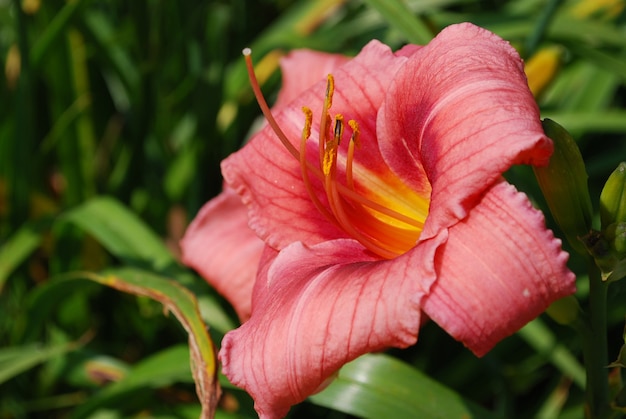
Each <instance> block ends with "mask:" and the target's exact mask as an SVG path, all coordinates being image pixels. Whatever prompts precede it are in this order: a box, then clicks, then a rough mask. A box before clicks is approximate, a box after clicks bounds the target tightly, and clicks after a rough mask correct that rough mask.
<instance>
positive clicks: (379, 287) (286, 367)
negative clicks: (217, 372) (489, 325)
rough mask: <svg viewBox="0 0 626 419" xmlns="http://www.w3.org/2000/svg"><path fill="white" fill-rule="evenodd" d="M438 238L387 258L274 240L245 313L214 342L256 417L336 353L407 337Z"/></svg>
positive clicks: (311, 382)
mask: <svg viewBox="0 0 626 419" xmlns="http://www.w3.org/2000/svg"><path fill="white" fill-rule="evenodd" d="M443 239H445V237H444V236H442V237H441V238H438V239H437V240H438V241H442V240H443ZM438 241H434V240H433V242H432V245H430V246H426V245H425V246H422V247H420V248H419V249H417V248H416V249H414V251H412V252H409V253H407V254H405V255H403V256H400V257H398V258H396V259H393V260H387V261H375V258H374V256H372V255H371V254H369V253H367V252H365V250H364V249H363V246H361V245H360V244H359V243H357V242H356V241H353V240H348V239H340V240H334V241H329V242H324V243H321V244H319V245H316V246H314V247H311V248H307V247H305V246H303V245H302V244H301V243H294V244H292V245H290V246H288V247H286V248H284V249H283V250H282V251H281V252H280V253H279V254H278V256H277V257H276V259H275V260H274V262H273V263H272V264H271V265H269V268H268V269H267V273H266V277H263V276H262V277H260V278H259V283H260V284H261V285H259V283H257V286H256V288H255V300H256V299H258V300H257V301H255V308H254V310H253V312H252V317H251V318H250V320H248V322H246V323H245V324H243V325H242V326H241V327H240V328H239V329H237V330H235V331H232V332H229V333H228V334H227V335H226V336H225V338H224V340H223V342H222V350H221V352H220V359H221V361H222V364H223V371H224V374H226V375H227V376H228V377H229V379H230V380H231V382H232V383H233V384H235V385H237V386H239V387H242V388H244V389H245V390H246V391H248V392H249V393H250V394H251V395H252V397H253V398H254V400H255V409H256V410H257V412H258V413H259V416H260V417H261V418H278V417H282V416H284V415H285V414H286V413H287V411H288V410H289V407H290V406H291V405H293V404H296V403H298V402H301V401H303V400H304V399H305V398H306V397H307V396H308V395H310V394H311V393H313V392H315V390H316V389H318V388H319V387H320V386H321V385H323V384H324V383H325V381H326V380H327V379H328V378H329V377H331V376H332V374H333V373H334V372H336V371H337V370H338V369H339V368H340V367H341V366H342V365H343V364H344V363H346V362H348V361H350V360H352V359H354V358H356V357H357V356H359V355H361V354H363V353H365V352H371V351H377V350H381V349H385V348H388V347H390V346H395V347H406V346H409V345H411V344H413V343H415V341H416V339H417V332H418V330H419V324H420V312H421V310H420V302H421V300H422V298H423V297H424V295H425V294H426V293H427V291H428V288H429V287H430V286H431V283H432V281H433V280H434V278H435V272H434V269H433V265H432V262H431V263H428V261H432V260H433V259H434V251H435V249H436V247H437V245H438ZM257 303H258V304H257Z"/></svg>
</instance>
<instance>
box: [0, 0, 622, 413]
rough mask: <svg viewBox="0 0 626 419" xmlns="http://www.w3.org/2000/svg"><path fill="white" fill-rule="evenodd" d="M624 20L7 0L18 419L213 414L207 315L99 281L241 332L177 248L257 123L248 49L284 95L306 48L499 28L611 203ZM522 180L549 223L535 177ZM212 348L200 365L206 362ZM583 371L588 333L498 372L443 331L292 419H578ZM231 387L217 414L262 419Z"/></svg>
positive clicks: (558, 9)
mask: <svg viewBox="0 0 626 419" xmlns="http://www.w3.org/2000/svg"><path fill="white" fill-rule="evenodd" d="M625 13H626V12H625V4H624V1H619V0H613V1H611V0H569V1H555V0H510V1H500V0H490V1H478V0H410V1H409V0H407V1H399V0H394V1H391V0H389V1H383V0H367V1H359V0H349V1H348V0H346V1H340V0H316V1H308V0H257V1H246V0H229V1H226V0H224V1H220V0H207V1H203V2H198V1H193V2H191V1H190V2H171V1H162V0H161V1H159V0H133V1H117V0H68V1H61V0H50V1H40V0H23V1H19V0H12V1H11V0H0V57H1V60H2V64H3V71H2V73H1V75H0V418H27V417H28V418H31V417H46V418H50V417H69V418H81V417H107V418H109V417H111V418H117V417H133V416H146V415H147V416H150V417H177V418H186V417H198V415H200V414H201V412H202V406H201V404H200V403H199V401H198V397H197V395H196V390H195V387H194V380H193V377H192V373H191V371H190V353H189V345H188V335H187V333H186V331H185V329H184V328H183V326H184V325H185V324H187V325H189V324H195V323H194V322H195V321H196V320H189V319H191V318H193V316H194V314H189V316H190V317H185V316H186V315H184V316H183V321H182V325H183V326H181V323H179V322H178V321H177V320H176V318H175V317H174V316H172V315H167V313H164V311H163V306H162V304H161V303H163V302H164V301H163V300H159V299H158V298H157V300H158V301H154V300H153V299H151V298H148V296H146V295H143V296H139V297H138V296H136V295H133V294H128V293H124V292H120V291H118V290H115V289H112V288H110V287H106V286H103V285H101V283H102V282H106V281H105V278H108V277H107V276H106V275H113V276H114V277H115V278H117V279H119V281H121V283H122V284H126V285H122V286H121V287H119V288H121V289H123V290H124V289H125V290H127V291H129V290H130V288H129V287H130V285H128V284H130V283H133V284H135V282H132V281H139V282H138V283H140V284H144V285H145V284H147V283H149V284H155V283H157V282H158V281H161V282H158V284H160V285H159V286H163V287H166V286H169V285H163V284H166V283H168V284H170V282H169V281H171V280H174V281H175V282H176V283H178V284H181V285H183V286H184V287H186V288H187V289H189V290H191V291H192V293H193V295H195V299H194V298H192V300H194V301H191V302H190V303H189V304H191V306H190V307H192V306H193V307H196V308H193V309H192V308H190V309H189V310H190V311H189V312H188V313H193V312H194V310H196V309H197V310H199V311H198V312H199V315H201V316H202V318H203V319H204V321H205V322H206V324H208V325H209V327H210V332H209V333H210V337H211V338H212V339H213V341H214V342H215V343H216V344H217V345H219V341H220V339H221V337H222V336H223V334H224V333H226V332H227V331H228V330H230V329H232V328H234V327H236V325H237V320H236V316H235V315H234V312H233V310H232V308H230V307H229V306H228V304H226V303H225V302H224V301H223V300H222V299H221V298H220V297H219V296H218V295H217V294H216V293H215V292H214V291H213V290H212V289H210V287H209V286H208V285H207V284H205V282H204V281H203V280H202V279H201V278H199V277H198V276H197V275H196V274H195V273H194V272H192V271H191V270H189V269H187V268H185V267H183V266H182V265H181V264H180V263H179V262H178V257H179V251H178V247H177V242H178V240H179V239H180V237H181V235H182V233H183V232H184V229H185V226H186V225H187V223H188V222H189V220H190V219H191V218H192V217H193V216H194V214H195V213H196V212H197V211H198V209H199V208H200V206H201V205H202V204H203V203H204V202H206V201H207V200H208V199H210V198H211V197H212V196H215V195H216V194H217V193H218V192H219V191H220V189H221V182H222V181H221V177H220V172H219V162H220V160H221V159H223V158H224V157H225V156H227V155H228V154H229V153H231V152H233V151H234V150H236V149H237V148H238V147H240V146H241V144H242V143H243V142H244V141H245V140H246V138H247V137H248V136H249V133H250V132H251V130H253V129H254V128H253V127H254V122H255V121H256V120H257V118H258V115H259V110H258V108H257V106H256V103H255V102H254V100H253V96H252V93H251V90H250V88H249V86H248V81H247V76H246V74H245V69H244V65H243V62H242V59H241V50H242V48H243V47H246V46H250V47H252V49H253V51H254V54H255V60H256V61H257V63H259V77H260V79H261V80H262V81H263V88H264V91H265V92H266V94H267V95H268V97H269V98H270V99H271V98H273V97H275V96H274V95H275V92H276V91H277V88H278V87H279V83H280V74H279V72H278V68H277V63H278V57H279V56H280V54H281V53H284V52H286V51H289V50H290V49H294V48H314V49H319V50H324V51H331V52H341V53H344V54H349V55H351V54H355V53H356V52H358V51H359V49H360V48H361V47H362V46H363V45H365V44H366V43H367V42H368V41H369V40H371V39H373V38H377V39H380V40H382V41H383V42H385V43H387V44H389V45H390V46H392V47H393V48H398V47H400V46H402V45H403V44H404V43H407V42H414V43H425V42H428V40H429V39H430V38H432V37H433V36H434V35H435V34H436V33H437V32H438V31H439V30H441V29H442V28H443V27H445V26H446V25H448V24H452V23H456V22H462V21H471V22H474V23H476V24H478V25H481V26H483V27H486V28H487V29H490V30H492V31H494V32H496V33H497V34H499V35H500V36H502V37H504V38H505V39H507V40H509V41H510V42H511V43H512V44H513V45H514V46H515V47H516V48H517V49H518V50H519V51H520V52H521V54H522V56H523V57H524V58H525V59H526V60H527V61H528V62H529V63H530V62H532V61H533V60H535V62H536V63H538V64H537V65H538V67H537V68H536V69H535V70H534V71H536V73H533V74H534V75H533V76H532V77H531V79H533V80H540V79H541V80H544V79H545V82H546V84H545V85H543V83H541V86H540V87H538V90H537V92H536V94H537V99H538V102H539V104H540V107H541V109H542V114H543V116H545V117H549V118H551V119H553V120H555V121H557V122H558V123H559V124H561V125H563V126H564V127H565V128H567V129H568V130H569V131H570V132H571V133H572V134H573V136H574V137H575V139H576V141H577V143H578V145H579V147H580V149H581V151H582V153H583V157H584V159H585V163H586V166H587V171H588V173H589V177H590V179H589V185H590V191H591V196H592V201H593V202H597V200H598V197H599V194H600V190H601V188H602V185H603V184H604V181H605V180H606V178H607V177H608V176H609V174H610V173H611V172H612V170H613V169H614V168H615V167H616V166H617V165H618V164H619V162H620V161H623V160H626V99H625V97H626V94H625V93H626V89H625V86H624V81H625V80H626V36H624V33H626V14H625ZM508 177H509V179H510V180H511V181H512V182H514V183H515V184H516V185H517V186H518V187H519V188H520V189H522V190H524V191H526V192H527V193H529V194H530V195H531V197H533V198H534V200H535V201H536V203H537V205H538V206H540V207H541V208H544V209H545V208H546V206H545V204H544V202H543V200H542V198H541V196H540V194H539V192H538V188H537V185H536V182H535V180H534V178H533V177H532V172H531V171H530V170H528V169H527V168H514V169H513V170H511V172H510V173H508ZM596 210H597V208H596ZM545 212H546V214H547V210H546V211H545ZM547 216H548V222H549V223H550V224H551V226H552V227H553V228H555V229H556V227H555V226H554V224H553V222H552V219H551V218H550V216H549V214H547ZM556 233H557V235H560V234H561V233H560V232H559V231H558V229H557V230H556ZM572 269H574V270H576V271H577V273H579V276H580V278H582V279H584V275H585V274H584V272H581V267H579V266H575V264H573V266H572ZM150 281H157V282H150ZM622 288H623V285H620V284H619V283H618V284H616V285H615V286H613V287H612V288H611V294H610V304H609V307H610V310H609V313H608V323H609V326H610V329H609V357H611V358H615V357H617V355H618V351H619V348H620V346H621V345H622V344H623V340H622V330H623V323H624V313H625V310H624V305H623V303H622V304H620V301H624V292H623V290H622ZM586 292H587V291H586V286H585V282H584V281H581V282H580V284H579V295H578V296H579V297H580V298H581V299H582V300H584V299H585V298H586ZM135 294H137V293H136V292H135ZM166 305H167V304H166ZM186 322H187V323H186ZM194 333H196V332H194ZM198 333H200V332H198ZM199 347H200V348H201V351H200V352H202V351H205V355H207V354H208V355H207V356H206V358H202V357H200V358H194V357H193V355H192V358H193V359H194V362H198V361H199V360H202V359H209V358H210V353H211V351H212V348H210V345H208V344H207V343H206V342H205V343H204V344H202V343H200V344H199ZM580 356H581V347H580V343H579V342H578V340H577V335H576V334H575V333H574V331H573V330H571V329H569V328H567V327H564V326H561V325H559V324H557V323H555V322H554V321H552V320H551V319H549V318H547V317H545V318H544V317H542V318H540V319H538V320H536V321H535V322H532V323H531V324H529V325H528V326H527V327H526V328H524V329H523V330H522V331H521V332H520V333H518V334H517V335H515V336H513V337H511V338H509V339H506V340H505V341H503V342H501V343H500V344H499V345H498V346H497V347H496V349H495V350H494V351H492V352H491V353H490V354H488V355H487V356H486V357H484V358H483V359H476V358H475V357H473V356H472V355H471V354H470V353H469V352H468V351H466V350H465V349H463V348H462V347H461V345H460V344H458V343H457V342H454V341H453V340H451V339H450V338H449V337H448V336H447V335H446V334H445V333H443V332H441V331H440V330H439V329H438V328H437V327H436V326H435V325H433V324H427V325H426V326H425V327H424V330H423V331H422V334H421V337H420V343H419V345H417V346H416V347H415V348H410V349H408V350H405V351H397V350H391V351H389V353H388V354H386V355H382V354H380V355H371V356H368V357H364V358H362V359H359V360H357V361H355V363H352V364H350V365H348V366H347V367H346V369H345V374H342V375H341V376H340V379H338V380H337V381H336V382H335V383H333V385H331V386H330V387H329V388H328V389H327V390H326V391H324V392H322V393H320V394H319V395H316V396H313V397H311V399H310V400H309V401H307V402H305V403H303V404H302V405H300V406H297V407H295V408H294V409H292V412H291V417H294V418H295V417H326V418H338V419H339V418H350V417H355V416H356V417H397V418H401V417H412V415H413V414H414V413H415V412H419V414H420V416H421V417H442V418H443V417H456V416H462V415H465V416H467V417H487V416H486V415H493V416H495V417H507V418H512V417H519V418H524V417H542V418H551V417H563V418H578V417H582V414H583V408H582V405H583V392H584V390H583V388H584V380H585V377H584V370H583V369H582V367H581V359H580ZM207 368H208V369H207V371H208V373H209V374H208V375H207V377H209V376H210V373H211V371H212V370H211V368H212V367H210V366H209V367H207ZM390 371H393V374H390ZM357 372H359V373H357ZM618 376H619V371H618V374H617V375H615V376H614V377H615V378H617V377H618ZM207 379H209V378H207ZM219 380H220V382H221V384H222V386H223V388H224V390H223V393H224V395H223V397H222V399H221V402H220V404H219V406H218V408H217V412H216V417H221V418H247V417H255V416H256V415H255V413H254V411H253V409H252V403H251V400H250V399H249V397H248V396H247V395H246V394H245V393H243V392H242V391H240V390H237V389H235V388H233V387H232V386H231V385H230V384H229V383H228V382H227V381H226V380H225V379H224V377H221V376H220V377H219ZM390 389H392V390H390ZM349 394H351V395H353V396H350V397H347V395H349ZM424 394H426V395H428V397H424V396H423V395H424ZM420 395H421V396H420Z"/></svg>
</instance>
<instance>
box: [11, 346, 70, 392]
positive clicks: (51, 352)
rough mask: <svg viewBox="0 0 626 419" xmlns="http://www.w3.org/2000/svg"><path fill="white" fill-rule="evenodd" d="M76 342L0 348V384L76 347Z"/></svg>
mask: <svg viewBox="0 0 626 419" xmlns="http://www.w3.org/2000/svg"><path fill="white" fill-rule="evenodd" d="M76 346H77V344H76V343H69V344H67V343H63V344H62V345H54V346H41V345H25V346H12V347H9V348H3V349H0V384H2V383H4V382H5V381H7V380H9V379H11V378H13V377H15V376H16V375H19V374H21V373H23V372H25V371H28V370H29V369H31V368H33V367H35V366H37V365H39V364H41V363H43V362H45V361H47V360H49V359H51V358H54V357H57V356H59V355H62V354H64V353H66V352H68V351H71V350H72V349H74V348H76Z"/></svg>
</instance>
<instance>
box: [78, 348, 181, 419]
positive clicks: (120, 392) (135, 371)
mask: <svg viewBox="0 0 626 419" xmlns="http://www.w3.org/2000/svg"><path fill="white" fill-rule="evenodd" d="M191 381H192V380H191V374H190V370H189V348H188V347H187V346H186V345H179V346H174V347H171V348H167V349H165V350H163V351H161V352H158V353H156V354H154V355H152V356H150V357H149V358H146V359H144V360H142V361H141V362H139V363H137V364H136V365H135V366H134V367H133V368H131V369H130V370H129V371H128V373H127V374H126V375H125V376H124V378H123V379H122V380H120V381H117V382H115V383H113V384H110V385H108V386H107V387H105V388H104V389H103V390H102V391H101V392H99V393H98V394H97V395H95V396H94V397H91V398H90V399H89V400H88V401H87V402H86V403H84V404H83V405H81V406H80V407H78V408H77V409H76V410H75V411H74V412H73V414H72V418H74V419H78V418H84V417H89V416H90V415H91V413H93V412H94V411H96V410H98V409H101V408H106V407H109V408H110V407H114V406H115V405H116V404H118V403H116V402H118V401H120V400H123V399H124V397H126V395H127V394H128V392H130V391H132V390H136V389H139V388H144V387H146V388H155V389H156V388H162V387H164V386H168V385H171V384H173V383H176V382H191Z"/></svg>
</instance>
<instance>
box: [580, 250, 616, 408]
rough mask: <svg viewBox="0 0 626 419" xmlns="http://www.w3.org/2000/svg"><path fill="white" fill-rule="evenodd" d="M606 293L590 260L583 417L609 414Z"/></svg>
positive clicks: (604, 284)
mask: <svg viewBox="0 0 626 419" xmlns="http://www.w3.org/2000/svg"><path fill="white" fill-rule="evenodd" d="M606 295H607V284H606V283H605V282H604V281H602V278H601V277H600V270H599V269H598V268H597V266H596V265H595V263H594V262H593V261H592V260H591V261H590V262H589V307H588V312H587V319H586V320H587V322H586V324H585V327H584V328H583V336H582V338H583V354H584V358H585V369H586V370H587V390H586V399H587V400H586V417H588V418H591V419H598V418H608V417H609V416H610V409H609V377H608V368H607V365H608V364H609V362H608V349H607V333H606Z"/></svg>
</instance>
